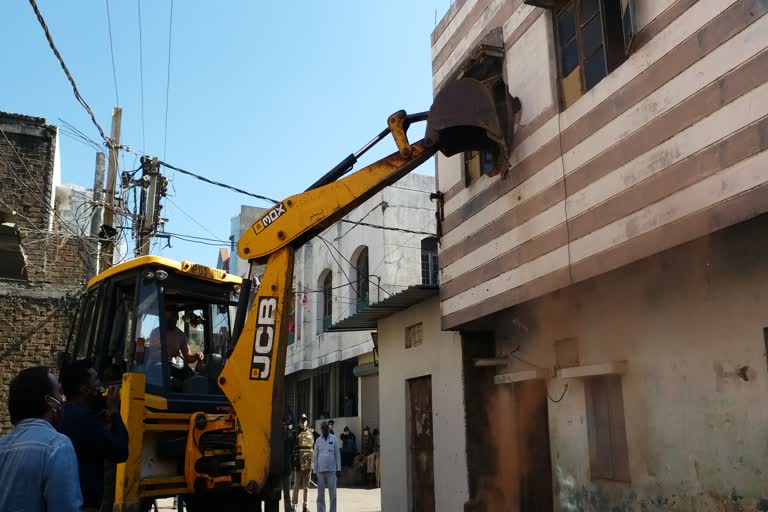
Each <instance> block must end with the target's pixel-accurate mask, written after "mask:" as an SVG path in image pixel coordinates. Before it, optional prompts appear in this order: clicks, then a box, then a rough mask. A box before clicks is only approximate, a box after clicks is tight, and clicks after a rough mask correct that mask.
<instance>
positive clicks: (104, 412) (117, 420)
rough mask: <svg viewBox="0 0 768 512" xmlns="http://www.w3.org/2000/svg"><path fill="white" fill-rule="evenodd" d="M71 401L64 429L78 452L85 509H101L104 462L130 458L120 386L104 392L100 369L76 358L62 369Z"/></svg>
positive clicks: (67, 406) (65, 409)
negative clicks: (121, 405)
mask: <svg viewBox="0 0 768 512" xmlns="http://www.w3.org/2000/svg"><path fill="white" fill-rule="evenodd" d="M61 384H62V388H63V390H64V395H65V396H66V397H67V401H66V403H65V404H64V414H63V418H62V423H61V428H60V429H59V430H60V431H61V433H62V434H65V435H66V436H67V437H69V438H70V439H71V440H72V445H73V446H74V447H75V453H77V462H78V468H79V476H80V489H81V490H82V494H83V510H84V511H90V510H94V511H95V510H98V509H99V507H100V506H101V500H102V497H103V494H104V461H105V460H108V461H110V462H114V463H121V462H125V461H126V459H127V458H128V430H127V429H126V428H125V424H124V423H123V420H122V418H121V417H120V400H119V395H118V393H117V389H115V388H110V389H109V392H108V394H107V399H106V401H104V400H103V399H102V395H101V392H100V390H101V383H100V382H99V378H98V375H97V374H96V370H94V369H93V366H92V365H91V363H90V362H89V361H87V360H81V361H76V362H74V363H72V364H70V365H69V366H67V367H66V368H64V369H63V370H62V372H61Z"/></svg>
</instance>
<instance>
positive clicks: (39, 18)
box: [29, 0, 110, 144]
mask: <svg viewBox="0 0 768 512" xmlns="http://www.w3.org/2000/svg"><path fill="white" fill-rule="evenodd" d="M29 4H30V5H31V6H32V9H33V10H34V11H35V15H36V16H37V21H38V22H39V23H40V26H41V27H42V28H43V32H45V38H46V39H47V40H48V46H50V47H51V50H52V51H53V54H54V55H55V56H56V58H57V59H58V60H59V64H60V65H61V69H63V70H64V74H65V75H67V79H68V80H69V83H70V84H71V85H72V90H73V91H74V93H75V99H77V101H78V103H80V105H82V106H83V108H84V109H85V111H86V112H88V115H89V116H90V117H91V122H92V123H93V125H94V126H95V127H96V129H97V130H98V131H99V135H101V138H102V139H104V142H106V143H107V144H109V143H110V140H109V138H108V137H107V135H106V134H105V133H104V130H103V129H102V128H101V125H100V124H99V122H98V121H96V116H95V115H94V114H93V110H91V107H90V106H89V105H88V102H86V101H85V99H84V98H83V97H82V96H81V95H80V91H79V90H78V88H77V83H76V82H75V79H74V78H72V74H71V73H70V72H69V68H67V65H66V64H65V63H64V58H63V57H62V56H61V53H59V50H58V48H56V44H54V42H53V38H52V37H51V32H50V31H49V30H48V25H47V24H46V23H45V19H44V18H43V15H42V13H41V12H40V8H39V7H38V6H37V2H36V1H35V0H29Z"/></svg>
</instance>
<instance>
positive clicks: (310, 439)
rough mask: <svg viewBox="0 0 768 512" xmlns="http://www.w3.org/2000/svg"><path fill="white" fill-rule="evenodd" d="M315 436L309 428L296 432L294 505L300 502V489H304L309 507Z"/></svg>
mask: <svg viewBox="0 0 768 512" xmlns="http://www.w3.org/2000/svg"><path fill="white" fill-rule="evenodd" d="M314 446H315V436H314V435H313V434H312V430H310V429H307V430H304V431H300V432H298V433H297V434H296V448H295V450H294V452H293V500H291V501H293V507H294V509H296V505H298V503H299V489H303V490H304V508H305V509H306V508H307V492H308V490H309V479H310V477H311V476H312V455H313V450H314Z"/></svg>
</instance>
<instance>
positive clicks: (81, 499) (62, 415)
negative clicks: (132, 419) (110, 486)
mask: <svg viewBox="0 0 768 512" xmlns="http://www.w3.org/2000/svg"><path fill="white" fill-rule="evenodd" d="M103 391H104V390H103V389H102V388H101V384H100V382H99V379H98V376H97V375H96V371H95V370H94V369H93V367H92V366H91V365H90V363H89V362H88V361H78V362H76V363H73V364H71V365H69V366H67V367H66V368H64V370H63V371H62V373H61V382H59V379H57V378H56V376H55V375H54V374H53V373H51V372H50V370H48V368H46V367H43V366H37V367H34V368H28V369H26V370H23V371H21V372H20V373H19V374H18V375H17V376H16V377H15V378H14V379H13V380H12V381H11V384H10V387H9V390H8V411H9V412H10V415H11V423H12V424H13V426H14V428H13V430H11V431H10V432H9V433H8V434H7V435H5V436H4V437H2V438H0V480H2V482H3V485H2V486H0V510H3V511H4V510H9V511H10V510H13V511H14V512H80V511H81V510H82V511H85V512H96V511H98V510H99V509H100V508H101V504H102V500H103V498H104V496H103V494H104V489H105V486H104V467H105V461H111V462H113V463H120V462H125V460H126V459H127V458H128V431H127V429H126V428H125V425H124V424H123V420H122V419H121V417H120V401H119V395H118V393H117V390H116V389H114V388H110V389H109V390H108V391H107V394H106V396H105V395H104V393H103ZM62 393H63V394H64V395H65V396H66V397H67V401H66V402H64V401H63V398H62ZM109 501H111V498H110V500H109Z"/></svg>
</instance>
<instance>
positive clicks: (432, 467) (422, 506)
mask: <svg viewBox="0 0 768 512" xmlns="http://www.w3.org/2000/svg"><path fill="white" fill-rule="evenodd" d="M377 329H378V340H379V343H378V349H379V358H380V359H379V360H380V371H379V388H380V393H381V395H382V396H386V397H387V399H386V400H385V401H382V402H381V445H382V446H385V447H386V449H383V450H382V451H381V506H382V510H461V507H463V504H464V503H465V502H466V501H467V500H468V499H469V490H468V486H467V452H466V439H465V435H464V432H465V425H466V424H469V425H471V424H472V419H471V418H470V419H469V421H468V422H467V421H466V420H465V410H464V398H463V394H462V353H461V335H460V334H459V333H456V332H452V331H441V330H440V300H439V298H438V297H437V289H436V288H435V289H434V295H433V296H432V297H428V298H426V299H424V300H423V301H421V302H417V303H415V304H413V305H412V306H410V307H408V308H405V309H403V310H402V311H399V312H397V313H394V314H392V315H390V316H387V317H386V318H383V319H381V320H379V321H378V326H377ZM475 434H477V435H481V433H480V432H476V433H475Z"/></svg>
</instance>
